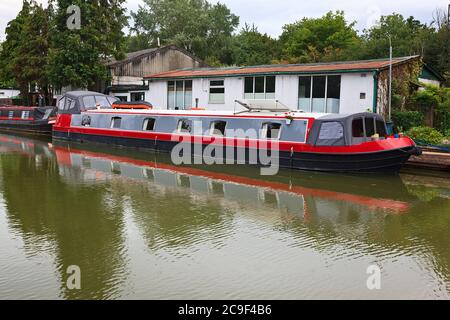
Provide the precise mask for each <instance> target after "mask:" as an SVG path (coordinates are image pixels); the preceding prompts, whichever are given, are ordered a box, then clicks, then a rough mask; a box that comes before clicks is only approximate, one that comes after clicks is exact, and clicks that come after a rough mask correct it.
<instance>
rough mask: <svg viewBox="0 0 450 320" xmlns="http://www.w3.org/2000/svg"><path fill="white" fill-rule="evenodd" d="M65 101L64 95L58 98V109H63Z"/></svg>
mask: <svg viewBox="0 0 450 320" xmlns="http://www.w3.org/2000/svg"><path fill="white" fill-rule="evenodd" d="M65 103H66V97H62V98H61V99H59V101H58V109H59V110H61V111H62V110H64V104H65Z"/></svg>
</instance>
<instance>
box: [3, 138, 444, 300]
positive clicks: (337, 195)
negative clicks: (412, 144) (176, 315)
mask: <svg viewBox="0 0 450 320" xmlns="http://www.w3.org/2000/svg"><path fill="white" fill-rule="evenodd" d="M74 266H75V267H74ZM78 271H79V272H78ZM368 271H369V273H368ZM78 280H79V285H80V287H81V288H80V289H77V286H78V282H77V281H78ZM449 297H450V175H449V174H446V173H442V172H441V173H437V174H434V175H433V174H430V173H421V174H417V172H414V173H412V172H408V171H404V172H402V173H401V174H400V175H399V176H376V175H371V176H367V175H366V176H351V175H335V174H321V173H305V172H298V171H289V170H286V171H280V173H279V175H277V176H274V177H261V176H260V175H259V170H258V169H256V168H252V167H245V166H220V167H214V166H175V165H172V164H171V162H170V159H169V158H168V157H167V156H166V155H161V154H154V153H149V152H138V151H132V150H126V149H115V148H113V147H111V146H99V145H88V144H67V143H61V142H52V141H51V140H46V139H42V138H41V139H39V140H37V139H36V138H31V137H18V136H13V135H6V134H1V135H0V299H27V298H30V299H134V298H136V299H329V298H338V299H343V298H349V299H363V298H367V299H381V298H387V299H398V298H406V299H409V298H429V299H448V298H449Z"/></svg>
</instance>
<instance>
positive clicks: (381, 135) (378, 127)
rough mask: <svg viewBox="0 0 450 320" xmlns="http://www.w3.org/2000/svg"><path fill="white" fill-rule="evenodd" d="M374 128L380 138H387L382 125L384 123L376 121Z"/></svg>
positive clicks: (384, 127)
mask: <svg viewBox="0 0 450 320" xmlns="http://www.w3.org/2000/svg"><path fill="white" fill-rule="evenodd" d="M376 127H377V133H378V134H379V135H380V137H385V136H387V133H386V126H385V124H384V121H382V120H376Z"/></svg>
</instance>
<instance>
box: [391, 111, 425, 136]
mask: <svg viewBox="0 0 450 320" xmlns="http://www.w3.org/2000/svg"><path fill="white" fill-rule="evenodd" d="M392 121H393V122H394V125H395V128H397V131H398V132H401V131H408V130H409V129H411V128H413V127H418V126H421V125H422V124H423V114H422V113H421V112H419V111H394V112H392Z"/></svg>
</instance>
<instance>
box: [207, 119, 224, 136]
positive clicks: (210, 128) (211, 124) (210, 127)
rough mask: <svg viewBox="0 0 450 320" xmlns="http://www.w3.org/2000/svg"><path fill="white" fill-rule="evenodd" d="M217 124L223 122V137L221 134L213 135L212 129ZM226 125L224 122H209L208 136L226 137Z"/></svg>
mask: <svg viewBox="0 0 450 320" xmlns="http://www.w3.org/2000/svg"><path fill="white" fill-rule="evenodd" d="M218 122H225V128H224V129H223V135H222V134H217V133H214V129H215V124H216V123H218ZM227 125H228V123H227V122H226V121H225V120H215V121H211V123H210V125H209V135H210V136H216V137H225V135H226V131H227Z"/></svg>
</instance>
